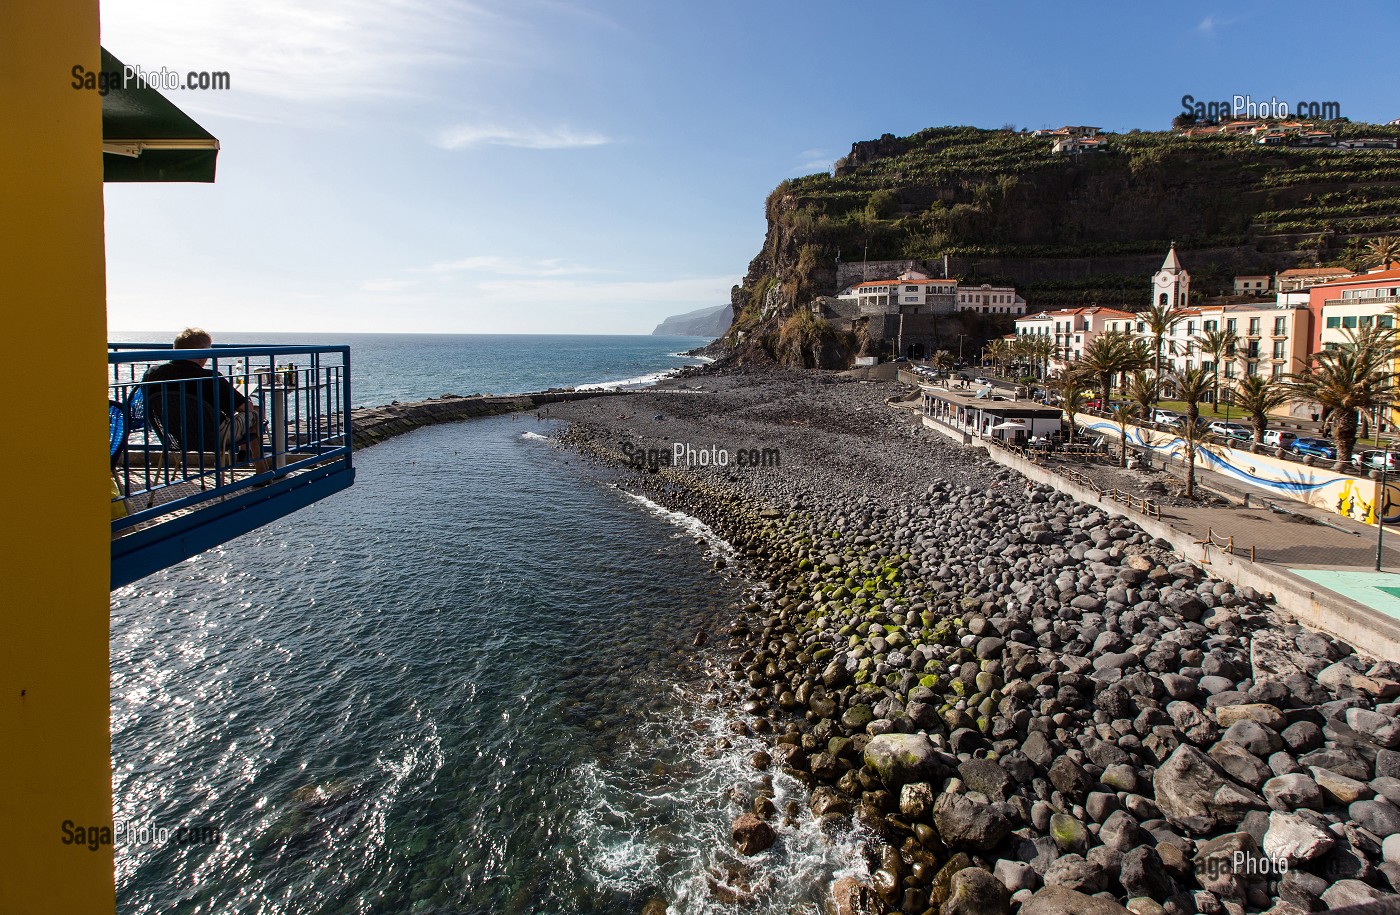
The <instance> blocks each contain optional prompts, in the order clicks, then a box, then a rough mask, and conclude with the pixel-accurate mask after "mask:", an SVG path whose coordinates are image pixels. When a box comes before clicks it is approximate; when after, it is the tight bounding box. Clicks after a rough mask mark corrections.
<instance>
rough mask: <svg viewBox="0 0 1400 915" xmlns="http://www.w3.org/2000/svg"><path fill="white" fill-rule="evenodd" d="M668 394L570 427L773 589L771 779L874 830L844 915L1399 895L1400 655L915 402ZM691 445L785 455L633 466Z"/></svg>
mask: <svg viewBox="0 0 1400 915" xmlns="http://www.w3.org/2000/svg"><path fill="white" fill-rule="evenodd" d="M667 387H669V388H673V389H674V388H680V389H682V390H686V391H687V393H686V394H679V393H668V392H662V391H658V392H655V393H642V394H636V395H633V396H631V397H629V398H627V399H626V401H625V402H619V401H616V400H613V401H608V400H598V401H589V402H584V403H576V404H569V405H563V406H561V407H558V408H555V409H554V411H553V412H554V415H555V416H556V417H558V418H563V419H567V420H569V421H570V422H569V425H568V426H567V427H566V428H564V429H563V430H562V431H561V433H560V437H561V440H562V441H563V443H564V444H565V445H567V446H569V447H571V448H574V449H577V450H578V451H580V452H582V453H584V454H587V455H591V456H592V457H594V458H595V459H597V460H599V461H603V462H606V463H609V464H611V465H613V466H616V467H618V468H619V471H620V473H621V476H620V478H619V484H620V485H622V486H624V487H626V488H629V489H631V490H633V491H636V492H639V493H642V494H645V495H646V496H648V497H649V498H651V499H653V500H654V501H656V502H658V503H660V504H662V505H665V506H666V507H668V508H670V509H673V510H678V511H683V512H686V513H687V514H690V515H693V516H695V517H697V518H699V519H701V520H702V521H704V522H705V523H706V524H708V525H709V526H710V527H711V528H713V529H714V530H715V531H716V532H717V533H719V534H720V535H721V536H723V537H724V538H725V539H726V540H728V541H729V542H730V543H731V544H732V545H733V546H734V548H735V549H736V551H737V557H738V558H737V562H738V565H739V568H738V570H737V571H738V572H739V573H740V574H742V575H744V576H745V577H746V578H747V579H748V580H749V581H750V582H751V583H752V588H751V590H750V592H749V597H748V599H747V601H746V602H745V604H744V605H743V606H741V607H738V608H736V613H735V617H734V619H733V620H729V621H725V623H724V625H723V629H722V632H719V633H715V634H712V635H714V636H716V637H718V636H723V637H726V638H728V639H730V640H731V643H732V645H733V648H734V651H735V654H734V660H733V662H732V665H731V670H730V671H729V680H728V681H727V682H725V683H722V684H720V685H721V686H722V687H724V688H725V689H727V690H729V692H730V693H731V695H733V697H734V699H735V701H736V703H737V705H738V707H739V709H740V710H742V712H743V713H744V714H746V715H747V716H749V717H748V720H749V722H750V725H751V726H752V727H753V728H754V730H756V731H759V732H761V733H767V734H768V735H769V736H770V737H771V738H772V741H773V743H772V749H771V750H770V751H768V752H766V753H759V754H756V755H755V758H754V759H753V764H754V766H755V768H756V769H758V770H763V769H766V768H769V767H776V768H779V769H782V770H783V771H786V772H788V773H789V774H791V775H793V776H795V777H797V778H799V779H801V780H802V781H803V782H804V783H806V784H807V785H809V786H810V787H811V789H812V790H811V810H812V814H813V815H814V816H817V817H819V818H820V820H821V822H822V825H823V827H824V828H829V829H830V830H832V831H833V832H835V831H842V830H847V829H849V828H851V826H852V824H854V826H855V827H856V828H858V829H859V830H860V834H861V835H863V836H866V837H867V839H868V840H867V841H866V843H865V846H864V847H865V848H866V858H867V862H868V864H869V871H870V877H869V879H856V878H851V877H847V878H844V879H842V880H840V881H837V883H836V884H835V885H834V886H833V887H832V894H831V900H830V908H831V910H832V911H833V912H835V913H840V915H847V913H849V915H856V913H867V912H903V913H910V915H922V913H929V912H936V913H942V915H972V913H1011V912H1019V913H1022V915H1044V913H1051V912H1055V913H1061V912H1076V913H1079V912H1082V913H1104V915H1110V913H1122V912H1124V911H1131V912H1134V913H1138V915H1148V913H1158V912H1169V913H1217V912H1220V913H1237V912H1238V913H1243V912H1271V913H1274V915H1293V913H1298V912H1309V911H1320V910H1324V909H1337V908H1341V907H1343V906H1346V905H1350V904H1356V903H1361V902H1367V901H1370V900H1375V899H1383V898H1387V897H1393V895H1394V894H1395V892H1396V890H1397V888H1400V721H1397V717H1396V716H1397V712H1400V702H1397V701H1396V700H1397V699H1400V664H1396V663H1395V662H1393V661H1390V660H1379V661H1378V660H1376V659H1369V658H1363V657H1361V656H1360V655H1358V654H1357V653H1356V652H1355V651H1354V650H1353V649H1352V648H1351V647H1350V646H1348V645H1345V644H1342V643H1340V642H1338V641H1336V640H1334V639H1331V638H1329V637H1327V636H1324V635H1320V634H1317V633H1314V632H1310V631H1308V630H1305V629H1302V628H1300V627H1298V626H1296V625H1294V624H1291V623H1289V622H1288V621H1286V620H1285V619H1284V618H1282V616H1281V615H1280V614H1278V613H1277V612H1276V611H1275V610H1273V609H1272V608H1271V606H1270V601H1269V597H1268V596H1267V595H1261V594H1258V593H1255V592H1254V591H1253V590H1252V589H1249V588H1243V589H1237V588H1235V587H1234V586H1232V585H1229V584H1226V583H1223V582H1219V581H1213V580H1212V579H1210V578H1209V577H1208V576H1207V575H1206V574H1205V573H1203V572H1202V571H1201V570H1200V569H1199V568H1198V567H1196V566H1195V565H1193V564H1191V563H1189V562H1184V561H1181V559H1180V557H1177V556H1175V555H1173V554H1172V553H1171V552H1170V551H1169V550H1168V549H1166V547H1167V544H1165V543H1164V542H1161V541H1155V542H1154V541H1153V540H1152V538H1150V537H1149V536H1148V535H1147V534H1145V533H1144V532H1142V531H1141V530H1139V529H1137V528H1136V526H1134V525H1133V524H1131V523H1130V522H1127V521H1124V520H1122V519H1116V518H1109V517H1107V516H1106V515H1105V514H1104V513H1102V512H1100V511H1099V510H1098V509H1097V508H1096V507H1095V506H1091V505H1086V504H1082V503H1077V502H1074V501H1073V500H1071V499H1070V498H1068V497H1066V496H1064V495H1062V494H1060V493H1057V492H1055V491H1053V490H1051V489H1048V488H1045V487H1040V486H1036V485H1032V484H1030V483H1028V482H1027V481H1026V480H1025V479H1023V478H1021V477H1019V476H1017V475H1015V474H1013V473H1012V472H1010V471H1008V470H1005V469H1003V468H1001V467H999V466H997V465H995V464H993V463H991V462H990V461H987V460H985V458H984V457H982V455H981V452H980V450H979V449H975V448H968V447H965V446H961V445H958V444H955V443H953V442H951V441H948V440H946V439H944V438H943V437H941V436H937V435H934V434H931V433H927V432H925V431H924V430H922V429H920V428H918V427H917V426H915V425H913V424H912V423H911V420H910V418H909V417H908V415H907V414H904V413H900V412H897V411H895V410H893V409H891V408H889V407H888V406H886V405H885V401H886V400H887V399H888V398H890V397H893V396H895V395H897V394H899V393H900V392H901V391H902V389H901V387H900V386H899V385H897V384H894V383H888V382H886V383H875V382H857V381H855V380H853V379H851V378H850V377H847V376H840V375H834V374H829V373H821V374H815V375H814V374H790V373H784V372H781V371H772V370H763V371H757V370H748V371H733V370H731V371H725V370H715V371H710V372H706V373H698V374H692V375H689V376H688V377H686V378H683V379H677V380H675V381H672V382H670V383H669V384H668V385H667ZM675 443H686V444H689V445H693V446H695V447H696V448H697V450H698V449H699V448H702V447H709V448H711V449H718V450H725V451H726V453H729V454H731V455H739V454H747V455H750V456H756V455H761V454H769V453H771V454H772V455H774V458H775V460H774V461H773V462H770V463H767V464H763V465H760V466H739V465H737V464H736V463H729V464H727V465H724V466H716V465H714V464H710V465H708V466H701V465H695V466H665V465H664V463H662V464H660V465H656V464H640V465H639V462H638V460H637V459H636V456H637V455H638V454H651V455H656V454H661V453H664V452H666V451H669V450H670V449H671V448H672V447H673V445H674V444H675ZM712 453H713V451H712ZM706 637H707V635H706V634H705V633H700V634H697V635H696V641H697V642H700V641H703V640H704V639H705V638H706ZM765 800H766V799H765V798H764V797H763V796H762V794H761V793H760V796H759V797H758V798H757V799H756V800H755V801H754V802H753V805H752V807H751V809H748V810H746V811H742V812H740V811H735V812H736V813H738V814H740V815H738V816H736V819H735V823H734V840H735V843H736V847H737V848H738V849H739V850H740V851H741V852H744V853H746V854H747V853H756V852H759V851H761V850H762V849H763V848H766V847H768V845H771V844H772V843H773V842H774V841H782V832H783V824H782V822H781V820H780V818H779V812H777V811H775V810H773V809H772V808H773V805H772V804H771V802H768V803H765ZM650 911H660V909H659V907H657V906H656V905H655V904H653V906H652V907H651V908H650Z"/></svg>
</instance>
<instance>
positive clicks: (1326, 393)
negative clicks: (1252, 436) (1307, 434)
mask: <svg viewBox="0 0 1400 915" xmlns="http://www.w3.org/2000/svg"><path fill="white" fill-rule="evenodd" d="M1394 348H1395V332H1394V331H1392V330H1390V329H1387V328H1379V327H1371V328H1368V329H1367V330H1365V331H1363V332H1362V333H1360V334H1356V333H1351V332H1348V339H1347V341H1346V342H1345V343H1343V344H1342V345H1341V346H1339V347H1337V348H1336V349H1329V350H1322V351H1321V352H1317V353H1313V355H1312V361H1311V363H1310V364H1309V365H1308V367H1307V368H1306V369H1304V370H1303V371H1302V372H1300V373H1299V374H1297V375H1295V376H1293V377H1292V378H1291V379H1290V380H1289V382H1288V387H1289V389H1290V390H1291V391H1292V392H1293V394H1294V396H1295V397H1297V398H1298V399H1300V400H1312V401H1316V402H1317V403H1318V404H1319V405H1320V406H1321V407H1322V409H1323V410H1324V411H1325V412H1327V413H1329V414H1333V415H1334V423H1333V426H1332V441H1333V442H1334V443H1335V444H1336V446H1337V462H1336V464H1335V465H1334V466H1335V468H1336V469H1337V470H1341V469H1343V468H1344V467H1345V466H1346V465H1347V464H1348V463H1350V462H1351V454H1352V451H1353V450H1354V449H1355V447H1356V431H1357V426H1358V424H1359V417H1358V414H1359V413H1368V412H1370V411H1371V410H1374V409H1377V408H1379V407H1384V406H1386V405H1388V404H1390V403H1391V402H1393V401H1394V399H1395V392H1394V384H1395V377H1396V376H1395V373H1394V372H1392V371H1391V364H1392V360H1393V358H1394Z"/></svg>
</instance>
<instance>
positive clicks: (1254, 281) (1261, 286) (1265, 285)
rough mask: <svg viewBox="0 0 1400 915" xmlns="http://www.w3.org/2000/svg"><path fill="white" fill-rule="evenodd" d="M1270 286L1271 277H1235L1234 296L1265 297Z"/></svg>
mask: <svg viewBox="0 0 1400 915" xmlns="http://www.w3.org/2000/svg"><path fill="white" fill-rule="evenodd" d="M1271 285H1273V277H1271V276H1267V275H1265V276H1237V277H1235V295H1267V294H1268V292H1269V287H1270V286H1271Z"/></svg>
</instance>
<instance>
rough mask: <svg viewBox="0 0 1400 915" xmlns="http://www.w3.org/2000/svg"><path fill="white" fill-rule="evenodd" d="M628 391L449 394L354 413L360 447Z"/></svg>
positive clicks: (364, 409)
mask: <svg viewBox="0 0 1400 915" xmlns="http://www.w3.org/2000/svg"><path fill="white" fill-rule="evenodd" d="M626 393H627V392H624V391H542V392H539V393H536V394H515V395H508V396H504V397H456V396H452V395H447V396H444V397H437V398H434V399H432V400H420V401H415V402H412V403H392V404H386V405H384V406H379V407H360V408H358V409H356V410H355V411H354V412H353V413H352V421H353V423H354V440H355V448H356V450H358V449H360V448H368V447H369V446H370V445H377V444H379V443H380V442H382V441H384V440H385V439H390V438H393V437H394V436H396V435H402V434H404V433H405V432H412V431H413V430H414V429H419V428H422V427H423V426H432V425H436V424H438V423H453V422H459V421H461V420H464V419H473V418H475V417H478V416H495V415H497V414H500V413H516V412H520V411H524V410H539V409H542V408H545V407H548V406H549V405H551V404H559V403H567V402H569V401H574V400H587V399H589V398H593V397H604V396H609V397H612V396H619V395H623V394H626Z"/></svg>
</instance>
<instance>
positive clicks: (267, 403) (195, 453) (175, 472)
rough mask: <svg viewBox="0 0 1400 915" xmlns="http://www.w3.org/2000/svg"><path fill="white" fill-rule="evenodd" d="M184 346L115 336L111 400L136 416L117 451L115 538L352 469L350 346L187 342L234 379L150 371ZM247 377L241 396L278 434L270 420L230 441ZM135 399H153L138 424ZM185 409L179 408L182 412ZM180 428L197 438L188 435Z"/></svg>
mask: <svg viewBox="0 0 1400 915" xmlns="http://www.w3.org/2000/svg"><path fill="white" fill-rule="evenodd" d="M175 353H176V351H175V350H174V349H173V347H172V346H170V345H169V344H122V343H115V344H112V343H109V344H108V356H107V362H108V400H109V401H110V402H111V403H113V404H116V405H119V406H120V407H121V408H122V410H123V414H124V416H126V417H127V424H126V425H125V427H124V429H123V430H122V431H123V441H122V442H120V443H119V445H118V448H117V450H116V451H114V456H113V467H112V475H113V480H114V484H115V485H116V487H117V490H118V491H117V492H116V493H114V495H113V499H112V501H113V503H114V506H113V516H114V517H113V519H112V533H113V536H114V537H115V536H120V535H122V534H124V533H127V532H129V531H132V530H134V529H136V528H143V527H147V526H149V525H151V524H153V523H160V522H161V521H163V520H165V519H168V518H170V517H173V516H176V515H180V514H183V513H187V512H188V511H190V510H192V509H196V508H198V507H200V506H201V505H202V504H206V503H210V502H213V501H219V500H223V499H226V498H230V497H233V496H236V495H238V494H239V493H241V492H245V491H249V490H251V489H254V488H257V487H260V486H267V485H270V484H272V483H274V482H276V481H278V480H281V479H284V478H287V477H290V476H294V475H296V474H298V473H301V472H303V471H306V470H308V469H311V468H313V467H324V466H325V465H327V464H329V463H333V462H340V463H343V464H344V469H349V467H350V464H351V460H352V457H351V455H352V452H353V442H352V439H351V424H350V416H351V412H350V411H351V399H350V398H351V386H350V348H349V347H348V346H346V345H306V346H297V345H257V346H245V345H218V346H212V347H209V348H206V349H199V350H193V349H190V350H179V351H178V354H179V356H180V357H181V358H182V359H195V360H198V359H207V360H209V362H208V368H209V369H210V370H211V371H212V372H214V373H216V374H217V376H219V377H220V378H222V379H223V380H224V381H226V382H228V383H229V385H230V387H225V386H224V385H222V384H220V383H219V382H217V381H215V380H214V379H213V377H212V376H211V378H209V379H202V378H201V379H188V380H175V381H154V382H153V381H146V380H145V376H146V373H147V372H149V371H150V369H151V368H153V367H154V366H156V365H158V364H161V363H164V362H167V361H169V360H170V358H171V356H172V355H174V354H175ZM327 357H330V358H327ZM335 357H338V359H336V358H335ZM280 360H287V361H286V362H283V361H280ZM288 364H290V368H289V367H288ZM240 386H241V387H242V391H241V392H240V393H241V394H242V396H243V397H246V398H247V399H249V400H250V401H253V402H255V403H256V404H257V406H258V413H259V415H260V417H261V419H262V420H263V424H265V425H266V426H267V431H268V432H269V433H270V438H271V441H270V443H269V442H267V441H265V440H264V436H263V430H262V429H257V430H255V431H254V432H253V433H252V434H250V435H249V436H248V437H247V440H246V443H239V442H233V441H231V440H226V439H230V436H229V435H228V434H226V433H225V432H224V431H223V428H231V427H232V423H231V417H232V416H233V415H234V413H235V412H236V411H235V410H234V402H236V401H235V399H234V398H233V397H232V395H230V394H228V391H230V390H238V388H239V387H240ZM210 392H217V393H216V394H215V396H214V398H212V399H211V398H209V397H208V396H206V395H208V394H209V393H210ZM138 393H139V397H138ZM136 400H141V401H143V402H144V405H145V408H146V413H147V416H148V418H149V421H147V422H145V423H144V424H141V425H139V427H136V428H133V425H135V424H133V423H131V422H130V420H131V416H130V412H131V411H130V407H131V405H132V404H133V403H134V402H135V401H136ZM221 400H227V401H229V402H227V403H223V402H220V401H221ZM177 408H178V409H179V410H181V413H180V415H178V416H176V414H175V413H174V412H173V411H174V410H175V409H177ZM206 411H207V412H209V413H212V412H214V411H217V413H218V420H219V422H218V425H219V426H221V427H223V428H221V431H220V434H219V438H220V440H219V441H210V440H209V431H208V430H210V429H212V428H213V424H214V423H215V417H214V416H205V415H204V414H205V412H206ZM162 414H163V418H162ZM192 418H193V426H192V425H191V419H192ZM172 423H174V424H176V425H178V426H179V427H180V431H179V435H178V436H177V435H176V434H175V430H173V429H171V428H167V427H169V426H170V425H171V424H172ZM196 427H197V428H196ZM180 436H183V437H184V438H185V439H190V438H193V439H194V440H193V441H190V440H185V441H181V440H180ZM230 446H236V447H230ZM238 451H247V452H248V454H247V455H246V456H245V458H246V459H244V460H239V455H238V453H237V452H238ZM118 503H119V504H118Z"/></svg>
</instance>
